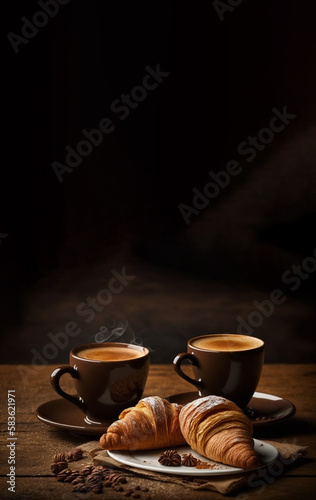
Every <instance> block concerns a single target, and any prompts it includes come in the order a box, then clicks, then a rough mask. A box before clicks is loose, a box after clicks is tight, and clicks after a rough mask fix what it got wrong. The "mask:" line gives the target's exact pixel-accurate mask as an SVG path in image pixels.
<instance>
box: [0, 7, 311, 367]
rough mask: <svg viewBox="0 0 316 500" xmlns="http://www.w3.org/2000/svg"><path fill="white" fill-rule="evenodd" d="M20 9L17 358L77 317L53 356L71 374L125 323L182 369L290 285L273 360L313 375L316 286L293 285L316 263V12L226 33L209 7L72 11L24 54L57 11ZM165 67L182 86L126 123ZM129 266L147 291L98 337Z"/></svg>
mask: <svg viewBox="0 0 316 500" xmlns="http://www.w3.org/2000/svg"><path fill="white" fill-rule="evenodd" d="M44 1H45V0H44ZM7 8H8V9H9V10H8V12H7V16H6V19H5V26H4V29H3V37H2V40H3V46H4V58H3V64H4V65H5V70H4V71H3V81H2V83H3V86H4V88H3V91H2V92H3V94H2V95H3V100H4V108H5V109H4V113H3V116H2V121H3V125H4V132H5V136H4V141H3V149H2V169H1V170H2V175H1V223H0V233H2V234H7V235H8V236H7V237H6V238H4V237H3V238H2V239H1V240H0V241H1V244H0V269H1V292H2V293H1V296H2V298H1V305H0V313H1V322H2V326H1V354H0V360H1V362H17V363H31V362H32V358H33V355H34V352H35V351H36V352H38V353H42V354H43V352H47V351H45V346H46V348H47V344H48V343H49V342H51V340H50V339H49V337H48V334H49V333H51V334H52V335H56V334H57V333H58V332H62V331H64V329H65V325H66V324H67V322H69V321H75V322H76V323H77V324H78V326H79V328H80V330H81V331H80V334H78V336H76V337H75V338H70V339H68V340H69V342H68V341H67V346H66V347H64V348H58V353H56V355H54V352H53V351H51V352H53V354H52V356H51V359H50V360H49V362H66V361H67V359H68V350H69V347H71V346H72V345H75V344H78V343H85V342H87V341H91V340H93V339H94V338H95V335H96V333H97V332H99V330H100V327H101V326H104V325H106V324H107V321H108V319H109V318H112V319H113V318H114V319H115V321H116V324H117V325H118V324H119V325H121V322H123V323H124V325H125V326H126V325H128V328H127V330H126V332H125V333H124V335H123V336H122V337H121V339H122V340H127V341H131V340H133V341H135V342H138V343H140V342H142V343H143V345H146V346H147V347H149V348H150V349H151V354H152V361H153V362H167V363H168V362H172V359H173V357H174V356H175V354H177V353H178V352H181V351H183V350H185V346H186V341H187V340H188V339H189V338H190V337H192V336H195V335H199V334H202V333H208V332H225V331H228V332H235V331H236V330H237V327H238V320H237V318H238V317H241V318H243V319H244V320H245V321H247V318H248V316H249V314H251V313H252V312H253V311H254V310H255V309H256V308H255V306H254V304H253V301H254V300H257V301H259V302H260V301H262V300H265V299H268V298H269V295H270V293H271V292H272V291H273V290H274V289H275V288H280V289H281V290H282V291H283V293H284V295H285V296H286V300H285V302H284V303H283V304H281V305H278V306H275V310H274V312H273V314H271V315H270V317H267V318H265V319H264V321H262V324H260V326H257V327H254V328H253V329H252V334H253V335H256V336H259V337H261V338H263V339H264V340H265V341H266V343H267V350H266V361H267V362H285V363H295V362H311V361H314V360H315V341H314V338H315V319H316V318H315V298H316V294H315V274H316V273H310V275H309V276H308V278H307V279H302V280H301V283H300V286H299V287H298V288H297V289H296V290H293V291H292V290H291V289H290V286H289V285H288V284H286V283H284V280H282V275H283V273H284V272H285V271H286V270H288V269H291V267H292V265H295V264H296V265H300V264H301V262H302V261H303V260H304V259H305V258H306V257H309V256H312V255H313V253H314V249H315V239H316V238H315V212H316V174H315V168H316V167H315V165H316V161H315V160H316V144H315V130H316V129H315V103H316V99H315V88H316V81H315V80H316V79H315V57H316V53H315V49H316V40H315V28H314V16H313V13H312V6H311V4H310V2H302V3H298V2H296V1H291V0H287V1H278V2H275V1H272V0H253V1H250V0H244V1H243V2H241V4H240V5H239V6H237V7H236V8H235V9H234V10H233V11H232V12H226V13H224V21H222V22H221V20H220V19H219V16H218V14H217V13H216V11H215V8H214V6H213V2H209V1H203V2H196V3H195V4H192V3H191V2H180V1H179V2H176V1H168V2H155V3H153V2H102V1H96V0H91V1H89V2H77V1H76V2H75V1H74V0H73V1H70V2H69V3H68V4H67V5H65V6H60V10H59V13H58V14H57V15H56V16H55V17H54V18H52V19H49V21H48V22H47V25H46V26H43V27H42V28H39V30H38V33H37V34H36V36H34V37H33V38H32V39H30V40H29V42H28V43H27V44H21V45H20V46H19V53H18V54H15V53H14V50H13V48H12V46H11V44H10V42H9V40H8V39H7V34H8V33H9V32H14V33H16V34H19V35H21V28H22V24H23V23H22V21H21V17H22V16H26V17H27V18H28V19H29V20H31V19H32V16H33V15H34V13H36V12H37V11H39V10H42V9H41V8H40V6H39V5H38V3H37V2H33V1H27V2H14V3H10V4H9V5H8V6H7ZM157 64H159V65H160V68H161V70H162V71H166V72H169V73H170V75H169V76H168V77H166V78H165V79H164V81H163V82H162V83H160V84H159V86H158V87H157V88H156V89H155V90H152V91H149V92H148V96H147V98H146V99H145V100H144V101H143V102H141V103H139V105H138V107H137V108H136V109H133V110H131V112H130V114H129V116H128V117H127V118H126V119H125V120H120V119H119V114H115V113H113V111H111V104H112V102H113V101H114V100H115V99H118V98H120V95H121V93H123V92H124V93H130V91H131V90H132V89H133V87H135V86H136V85H140V84H141V82H142V80H143V77H144V76H145V74H146V72H147V71H146V69H145V68H146V67H147V66H150V67H151V68H153V69H154V68H156V66H157ZM151 81H152V80H151ZM285 106H286V107H287V110H288V112H289V113H291V114H295V115H297V117H296V118H295V119H293V120H291V121H290V124H289V125H288V126H287V127H286V128H285V130H284V131H283V132H280V133H279V134H276V136H275V138H274V140H273V141H272V142H271V144H269V145H267V146H266V148H265V149H264V150H263V151H261V152H258V154H257V157H256V159H255V160H254V161H253V162H251V163H248V162H247V161H246V156H244V157H242V156H241V155H240V154H239V153H238V152H237V148H238V145H239V144H240V143H241V142H242V141H244V140H247V137H248V136H249V135H252V136H254V135H256V134H257V132H258V131H259V130H260V129H261V128H263V127H267V126H268V124H269V121H270V119H271V118H272V116H273V111H272V109H273V108H277V109H279V110H280V111H281V110H282V109H283V108H284V107H285ZM105 117H108V118H111V119H112V120H113V122H114V124H115V126H116V129H115V131H114V132H113V133H112V134H109V135H105V136H104V139H103V142H102V144H101V145H100V146H97V147H95V148H94V149H93V151H92V153H91V154H90V155H89V156H87V157H85V158H83V160H82V162H81V164H80V165H79V166H78V167H76V168H75V169H74V171H73V172H71V173H69V174H68V173H65V174H64V176H63V182H62V183H60V182H59V181H58V179H57V177H56V175H55V172H54V171H53V168H52V167H51V163H52V162H53V161H59V162H61V163H65V155H66V150H65V147H66V146H67V145H70V146H71V147H73V148H75V147H76V145H77V143H78V142H79V141H81V140H82V139H84V137H83V135H82V132H81V131H82V129H84V128H85V129H87V130H91V129H94V128H98V125H99V122H100V120H101V119H102V118H105ZM231 159H235V160H237V161H238V162H239V163H240V165H241V166H242V168H243V170H242V173H241V174H240V175H238V176H237V177H235V178H232V179H231V182H230V184H229V186H228V187H227V188H225V189H222V190H221V192H220V194H219V196H218V197H217V198H215V199H213V200H211V201H210V203H209V205H208V206H207V208H206V209H204V210H201V213H200V214H199V215H193V216H192V217H191V219H190V221H191V223H190V224H189V225H186V223H185V221H184V219H183V217H182V215H181V213H180V211H179V208H178V206H179V204H180V203H186V204H188V205H190V206H192V198H193V191H192V189H193V188H194V187H197V188H198V189H201V190H203V187H204V185H205V184H206V183H207V182H209V181H210V177H209V175H208V173H209V171H210V170H212V171H213V172H214V173H217V172H219V171H220V170H223V169H225V167H226V163H227V162H228V161H229V160H231ZM123 267H125V268H126V273H127V274H128V275H133V276H135V278H134V279H133V280H131V281H130V282H129V285H128V286H127V287H126V288H124V290H123V291H122V292H121V293H120V294H117V295H115V296H113V300H112V302H111V303H110V304H109V305H108V306H107V307H105V308H104V310H103V311H100V312H98V313H97V314H96V316H95V319H94V320H93V321H91V322H90V323H89V324H88V323H86V322H85V318H84V317H79V316H78V314H77V313H76V308H77V306H78V305H79V304H80V303H81V302H84V301H85V300H86V298H87V297H95V296H96V295H97V292H98V291H99V290H100V289H103V288H107V286H108V283H109V280H110V279H111V278H112V277H113V276H112V274H111V270H112V269H115V270H117V271H118V272H119V271H121V269H122V268H123ZM249 333H250V332H249ZM34 349H35V351H34ZM43 349H44V351H43ZM56 350H57V349H56ZM45 359H46V358H45Z"/></svg>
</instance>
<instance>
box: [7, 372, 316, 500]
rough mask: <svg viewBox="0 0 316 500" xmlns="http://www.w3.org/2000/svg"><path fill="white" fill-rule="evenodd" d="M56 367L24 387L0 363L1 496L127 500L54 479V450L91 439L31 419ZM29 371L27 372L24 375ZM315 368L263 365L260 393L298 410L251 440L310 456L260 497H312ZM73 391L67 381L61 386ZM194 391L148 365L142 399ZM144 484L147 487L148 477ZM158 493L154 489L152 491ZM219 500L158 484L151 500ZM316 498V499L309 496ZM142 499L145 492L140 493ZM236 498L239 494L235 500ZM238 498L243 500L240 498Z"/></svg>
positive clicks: (254, 491) (49, 394)
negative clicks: (11, 407) (11, 425)
mask: <svg viewBox="0 0 316 500" xmlns="http://www.w3.org/2000/svg"><path fill="white" fill-rule="evenodd" d="M55 366H56V365H50V366H46V367H45V368H43V369H42V370H41V371H40V372H39V373H38V375H36V376H34V375H30V376H29V378H28V381H27V383H23V381H22V378H21V374H20V372H19V371H18V369H17V366H15V365H0V376H1V392H2V394H1V401H2V404H1V458H0V466H1V469H0V473H1V486H0V487H1V490H0V498H14V499H23V500H26V499H33V500H34V499H43V500H46V499H54V498H56V499H58V500H63V499H68V498H91V497H92V498H121V500H122V499H123V498H126V497H125V496H123V494H122V493H119V492H116V491H113V490H112V489H111V488H107V489H106V490H105V493H103V494H101V495H99V496H95V495H94V494H91V493H88V494H86V495H83V494H80V495H78V496H77V494H75V493H72V492H71V489H72V487H71V485H66V484H63V483H59V482H58V481H56V478H55V477H54V476H53V475H52V473H51V471H50V463H51V458H52V456H53V454H54V453H56V452H58V451H65V450H66V451H67V450H69V449H71V448H73V447H74V446H79V445H81V444H83V443H84V442H85V441H90V440H91V438H89V437H88V438H86V437H84V436H79V437H78V436H74V435H71V434H68V433H67V432H64V431H61V430H58V429H56V428H54V427H50V426H48V425H45V424H43V423H42V422H40V421H39V420H38V419H37V417H36V416H35V410H36V408H37V407H38V406H39V405H40V404H42V403H44V402H46V401H48V400H51V399H56V398H57V397H58V396H57V395H56V393H55V392H54V391H53V390H52V388H51V386H50V383H49V375H50V373H51V372H52V370H53V368H55ZM28 373H30V372H28ZM315 381H316V365H282V364H278V365H265V366H264V369H263V374H262V377H261V381H260V384H259V386H258V391H262V392H267V393H270V394H274V395H277V396H282V397H284V398H286V399H289V400H290V401H292V402H293V403H294V404H295V406H296V409H297V411H296V414H295V416H294V417H292V418H290V419H288V420H287V421H284V422H283V423H282V424H281V423H280V424H274V425H271V426H269V427H265V428H263V427H261V430H260V432H259V429H258V428H257V431H256V433H255V437H257V438H259V439H268V440H275V441H280V442H286V443H295V444H298V445H305V446H309V451H308V455H307V456H306V457H305V458H301V459H300V460H299V461H298V462H296V464H295V466H294V467H292V468H290V469H289V470H288V471H287V472H286V473H285V474H283V475H282V476H281V477H278V478H277V479H276V480H275V481H273V482H272V483H271V484H269V485H267V488H266V489H265V491H264V494H263V495H262V498H264V499H265V500H267V499H273V500H275V499H283V498H284V499H285V498H286V499H288V498H293V499H294V498H304V499H305V500H309V499H310V498H312V494H313V493H315V486H316V481H315V476H316V469H315V457H316V446H315V429H316V418H315V417H316V404H315V401H316V397H315ZM64 385H65V388H66V389H68V390H71V388H72V385H71V380H69V381H68V380H67V382H66V383H65V384H64ZM9 390H15V399H16V417H15V418H16V434H15V437H16V447H15V453H16V489H15V491H16V492H15V493H13V492H10V491H8V486H9V485H8V484H7V477H6V475H7V474H8V473H9V472H10V465H9V464H8V457H9V450H10V447H6V444H7V442H8V437H9V435H8V430H7V421H8V420H7V419H8V409H7V394H8V391H9ZM191 390H192V387H191V386H190V385H189V384H187V383H186V382H185V381H183V380H182V379H180V378H179V377H178V376H177V375H176V374H175V373H174V371H173V368H172V366H170V365H152V366H151V369H150V374H149V378H148V381H147V385H146V389H145V393H146V395H150V394H151V395H160V396H162V397H164V396H169V395H171V394H177V393H181V392H188V391H191ZM145 481H147V482H148V486H149V488H150V483H151V482H152V481H151V480H149V479H146V480H145ZM156 489H157V488H156ZM260 493H261V489H260V487H257V488H255V487H253V488H251V489H249V490H247V496H245V497H242V498H243V499H246V498H247V499H257V498H259V496H260ZM193 496H194V500H195V499H197V500H198V499H201V500H202V499H211V498H214V499H216V498H217V499H218V498H220V497H221V495H220V494H219V493H215V492H210V491H203V490H199V491H196V492H194V493H192V491H189V490H187V489H186V488H184V487H183V486H179V485H174V484H169V483H168V485H167V486H166V483H161V487H160V489H159V493H154V494H152V493H151V498H157V499H158V498H159V499H160V500H161V499H163V498H166V499H180V498H181V499H182V500H184V499H190V500H192V498H193ZM313 496H314V495H313ZM142 498H145V497H144V494H142ZM237 498H238V496H237ZM239 498H240V497H239ZM240 500H241V499H240Z"/></svg>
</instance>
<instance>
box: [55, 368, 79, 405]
mask: <svg viewBox="0 0 316 500" xmlns="http://www.w3.org/2000/svg"><path fill="white" fill-rule="evenodd" d="M65 373H69V374H70V375H71V376H72V378H79V373H78V371H77V370H75V369H74V368H73V367H72V366H68V365H64V366H59V368H56V369H55V370H54V371H53V372H52V374H51V376H50V383H51V385H52V386H53V389H54V390H55V391H56V392H57V394H59V396H61V397H62V398H65V399H67V400H68V401H70V402H71V403H74V404H75V405H77V406H79V408H80V410H82V411H84V412H85V410H86V405H85V403H84V401H83V399H82V398H80V397H79V396H76V395H73V396H72V395H71V394H67V392H65V391H63V390H62V389H61V387H60V385H59V380H60V378H61V377H62V376H63V375H64V374H65Z"/></svg>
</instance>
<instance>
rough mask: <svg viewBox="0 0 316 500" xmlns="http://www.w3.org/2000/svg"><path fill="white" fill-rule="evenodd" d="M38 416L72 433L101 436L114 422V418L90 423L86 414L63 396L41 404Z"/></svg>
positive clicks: (37, 411)
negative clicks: (103, 421) (98, 422)
mask: <svg viewBox="0 0 316 500" xmlns="http://www.w3.org/2000/svg"><path fill="white" fill-rule="evenodd" d="M36 416H37V418H38V419H39V420H41V421H42V422H44V424H48V425H52V426H53V427H57V428H58V429H62V430H65V431H68V432H71V433H72V434H80V435H81V434H83V435H86V436H99V437H100V436H101V435H102V434H104V432H106V430H107V428H108V427H109V425H111V423H112V422H113V419H112V420H109V421H108V422H105V423H102V424H97V423H94V424H92V423H91V424H89V423H88V422H87V421H86V420H85V418H86V417H85V414H84V413H83V412H82V411H81V410H80V409H79V408H78V407H77V406H76V405H74V404H73V403H70V401H67V400H66V399H62V398H60V399H54V400H52V401H48V402H47V403H44V404H42V405H41V406H39V407H38V408H37V410H36ZM114 420H115V419H114Z"/></svg>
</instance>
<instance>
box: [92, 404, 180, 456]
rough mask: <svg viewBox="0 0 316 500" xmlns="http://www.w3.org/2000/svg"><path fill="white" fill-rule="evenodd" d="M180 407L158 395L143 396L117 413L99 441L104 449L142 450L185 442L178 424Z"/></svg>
mask: <svg viewBox="0 0 316 500" xmlns="http://www.w3.org/2000/svg"><path fill="white" fill-rule="evenodd" d="M181 408H182V406H180V405H178V404H176V403H169V401H167V400H166V399H163V398H161V397H159V396H150V397H147V398H143V399H141V400H140V401H139V402H138V403H137V405H136V406H134V407H131V408H127V409H126V410H124V411H123V412H122V413H121V414H120V415H119V420H117V421H116V422H113V424H111V425H110V427H109V428H108V429H107V432H106V433H105V434H103V436H102V437H101V439H100V445H101V446H102V448H105V449H106V450H144V449H154V448H163V447H170V446H178V445H181V444H185V440H184V438H183V436H182V433H181V430H180V424H179V414H180V410H181Z"/></svg>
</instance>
